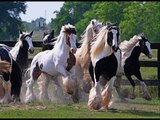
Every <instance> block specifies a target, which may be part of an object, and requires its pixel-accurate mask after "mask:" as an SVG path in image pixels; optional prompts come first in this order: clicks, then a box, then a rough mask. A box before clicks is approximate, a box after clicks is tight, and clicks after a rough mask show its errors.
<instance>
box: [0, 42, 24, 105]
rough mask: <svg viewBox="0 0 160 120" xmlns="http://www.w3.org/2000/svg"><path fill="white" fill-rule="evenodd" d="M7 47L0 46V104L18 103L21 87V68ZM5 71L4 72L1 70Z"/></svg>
mask: <svg viewBox="0 0 160 120" xmlns="http://www.w3.org/2000/svg"><path fill="white" fill-rule="evenodd" d="M8 48H9V47H8V46H7V47H6V45H3V44H1V45H0V64H1V65H5V66H1V67H2V68H1V72H0V78H1V80H0V89H1V90H0V91H1V92H0V97H1V100H0V103H10V102H14V103H15V102H20V92H21V86H22V74H21V68H20V66H19V65H18V64H17V62H16V61H15V60H14V59H13V57H12V55H11V54H10V52H9V49H8ZM3 69H5V70H3Z"/></svg>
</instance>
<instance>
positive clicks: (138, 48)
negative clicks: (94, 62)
mask: <svg viewBox="0 0 160 120" xmlns="http://www.w3.org/2000/svg"><path fill="white" fill-rule="evenodd" d="M119 48H120V50H121V52H122V56H121V60H122V62H121V70H122V71H121V72H119V73H120V74H117V78H118V79H117V80H116V82H115V83H116V84H115V87H116V89H117V92H118V94H119V96H120V97H121V98H122V97H124V96H125V92H126V91H124V90H122V89H121V87H120V82H121V81H120V80H121V76H122V74H124V75H125V76H126V78H127V79H128V80H129V81H130V83H131V85H132V87H133V90H132V94H131V96H128V94H126V97H127V96H128V97H130V98H132V99H134V98H135V82H134V80H133V79H132V77H131V76H132V75H134V76H135V77H137V79H138V80H139V81H140V84H141V86H142V89H143V97H144V98H145V99H146V100H151V96H150V94H149V92H148V90H147V86H146V84H145V82H144V81H143V79H142V75H141V72H140V62H139V57H140V54H141V53H143V54H145V55H146V56H147V57H148V58H152V50H151V44H150V42H149V41H148V39H147V37H146V36H145V35H144V34H139V35H135V36H133V37H132V38H131V39H130V40H129V41H127V40H125V41H123V42H121V43H120V45H119ZM121 73H122V74H121Z"/></svg>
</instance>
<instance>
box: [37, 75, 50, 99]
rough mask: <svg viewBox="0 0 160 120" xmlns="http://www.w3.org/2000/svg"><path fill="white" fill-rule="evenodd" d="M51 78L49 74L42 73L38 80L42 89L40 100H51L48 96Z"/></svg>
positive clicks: (40, 89)
mask: <svg viewBox="0 0 160 120" xmlns="http://www.w3.org/2000/svg"><path fill="white" fill-rule="evenodd" d="M49 80H50V78H49V77H47V74H45V73H41V75H40V77H39V80H38V81H37V83H38V86H39V91H40V101H50V100H49V97H48V85H49Z"/></svg>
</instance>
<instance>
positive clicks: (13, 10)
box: [0, 1, 26, 40]
mask: <svg viewBox="0 0 160 120" xmlns="http://www.w3.org/2000/svg"><path fill="white" fill-rule="evenodd" d="M0 6H1V7H0V39H1V40H2V39H3V40H8V39H10V38H12V39H16V38H17V37H18V34H19V29H21V28H22V24H21V23H22V22H21V18H20V16H19V15H20V13H21V12H23V13H25V11H26V5H25V2H20V1H13V2H0Z"/></svg>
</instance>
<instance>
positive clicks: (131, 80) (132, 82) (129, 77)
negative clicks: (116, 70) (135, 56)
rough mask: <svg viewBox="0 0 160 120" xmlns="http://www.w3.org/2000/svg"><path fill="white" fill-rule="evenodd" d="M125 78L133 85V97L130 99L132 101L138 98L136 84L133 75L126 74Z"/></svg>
mask: <svg viewBox="0 0 160 120" xmlns="http://www.w3.org/2000/svg"><path fill="white" fill-rule="evenodd" d="M125 76H126V77H127V79H128V80H129V82H130V83H131V85H132V87H133V89H132V95H131V96H130V98H131V99H135V98H136V96H135V83H134V81H133V79H132V77H131V75H128V74H126V75H125Z"/></svg>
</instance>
